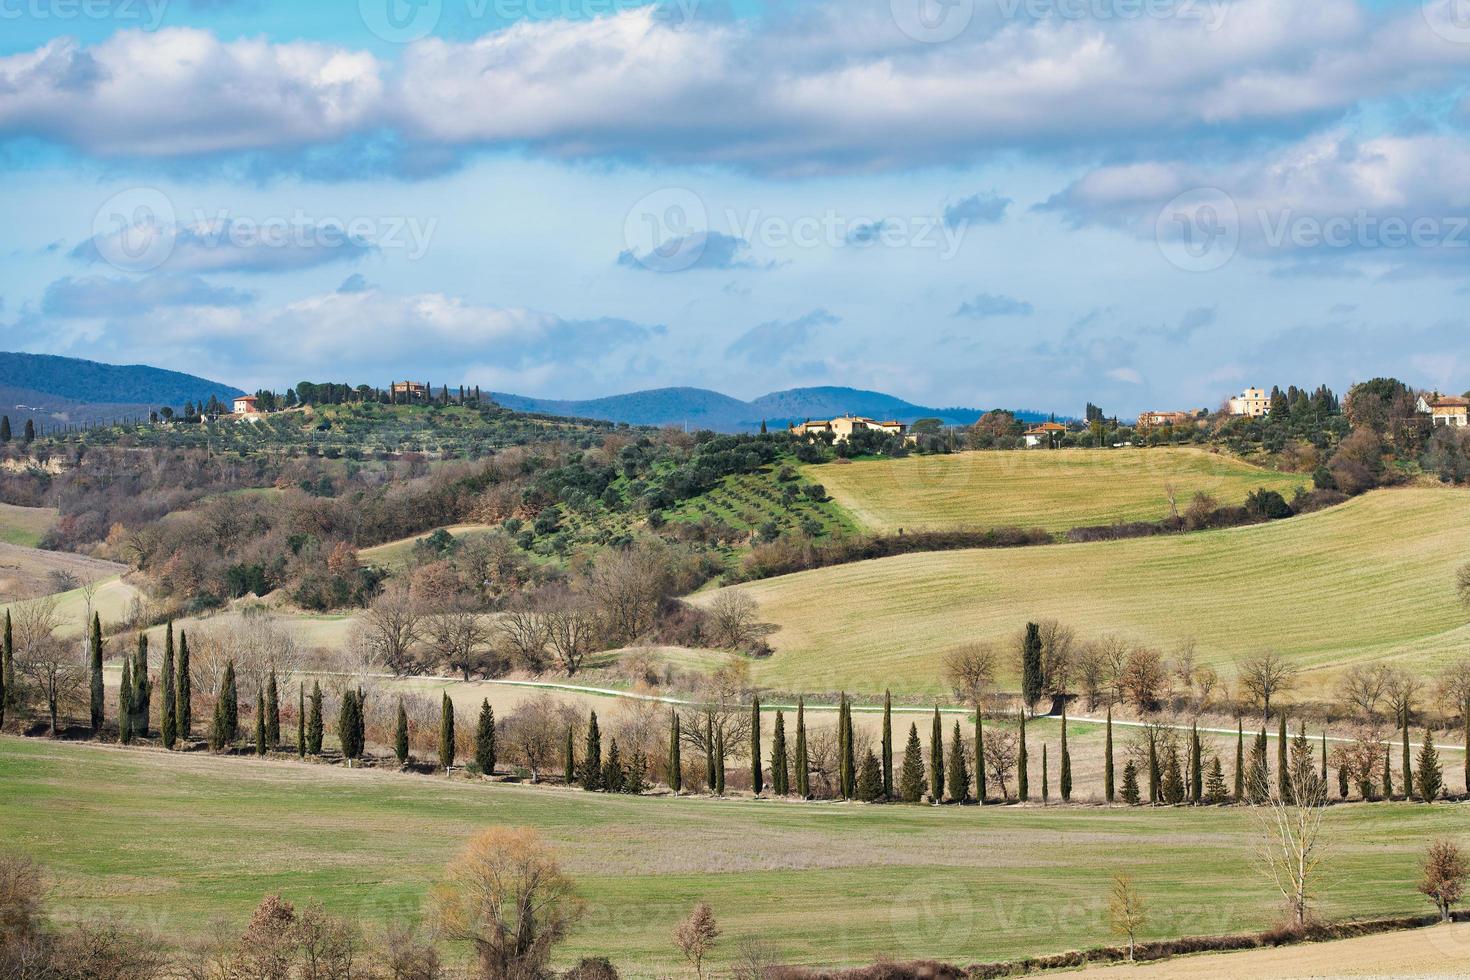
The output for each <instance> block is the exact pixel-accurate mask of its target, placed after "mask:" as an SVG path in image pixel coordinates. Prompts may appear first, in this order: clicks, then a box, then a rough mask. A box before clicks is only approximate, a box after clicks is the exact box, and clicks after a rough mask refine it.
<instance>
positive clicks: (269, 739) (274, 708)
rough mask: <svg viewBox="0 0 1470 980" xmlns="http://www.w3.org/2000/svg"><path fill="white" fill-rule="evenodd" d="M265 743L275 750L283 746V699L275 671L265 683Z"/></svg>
mask: <svg viewBox="0 0 1470 980" xmlns="http://www.w3.org/2000/svg"><path fill="white" fill-rule="evenodd" d="M265 742H266V744H267V745H269V746H270V747H271V748H273V749H274V748H277V747H279V746H280V744H281V699H280V693H279V692H278V691H277V690H276V672H275V671H274V670H272V671H271V672H270V676H269V677H267V678H266V682H265Z"/></svg>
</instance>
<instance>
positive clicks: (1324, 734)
mask: <svg viewBox="0 0 1470 980" xmlns="http://www.w3.org/2000/svg"><path fill="white" fill-rule="evenodd" d="M1321 779H1322V785H1323V786H1324V787H1325V786H1326V785H1327V729H1325V728H1324V729H1322V772H1321Z"/></svg>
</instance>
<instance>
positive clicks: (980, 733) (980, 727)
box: [975, 707, 985, 805]
mask: <svg viewBox="0 0 1470 980" xmlns="http://www.w3.org/2000/svg"><path fill="white" fill-rule="evenodd" d="M975 802H976V803H980V804H982V805H983V804H984V803H985V726H984V723H983V722H981V720H980V709H979V708H978V707H977V708H976V709H975Z"/></svg>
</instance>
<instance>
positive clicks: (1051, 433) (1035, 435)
mask: <svg viewBox="0 0 1470 980" xmlns="http://www.w3.org/2000/svg"><path fill="white" fill-rule="evenodd" d="M1066 431H1067V427H1066V426H1065V425H1063V424H1062V423H1060V422H1042V423H1040V424H1039V425H1033V426H1032V427H1031V428H1029V429H1027V430H1026V431H1025V432H1024V433H1022V435H1021V438H1022V439H1024V440H1026V448H1027V449H1035V448H1037V447H1038V446H1046V447H1047V448H1051V447H1052V446H1055V445H1056V444H1057V443H1058V442H1060V441H1061V438H1062V436H1063V435H1065V434H1066Z"/></svg>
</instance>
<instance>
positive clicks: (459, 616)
mask: <svg viewBox="0 0 1470 980" xmlns="http://www.w3.org/2000/svg"><path fill="white" fill-rule="evenodd" d="M426 632H427V634H428V637H429V645H430V646H432V647H433V648H434V652H435V653H436V654H438V656H439V660H440V661H441V662H442V663H444V664H445V665H447V666H448V667H449V668H450V669H451V670H457V671H459V673H460V675H461V676H462V677H463V678H464V679H465V680H469V679H470V674H471V673H473V672H475V671H478V670H483V669H484V668H485V666H486V657H485V651H484V650H482V649H481V648H482V647H483V646H484V644H485V641H486V640H487V639H488V638H489V629H488V627H486V625H485V623H484V621H483V620H481V618H480V614H479V613H477V612H475V611H474V610H473V609H451V610H449V611H447V612H440V613H435V614H434V615H432V616H430V617H429V619H428V626H427V628H426Z"/></svg>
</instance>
